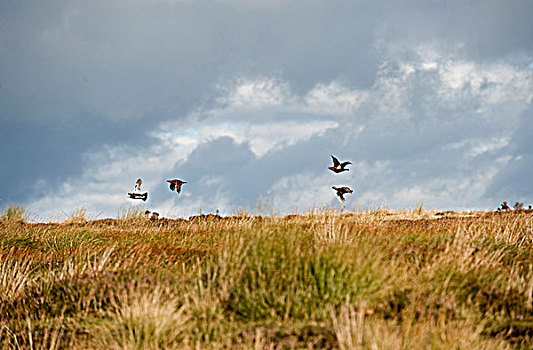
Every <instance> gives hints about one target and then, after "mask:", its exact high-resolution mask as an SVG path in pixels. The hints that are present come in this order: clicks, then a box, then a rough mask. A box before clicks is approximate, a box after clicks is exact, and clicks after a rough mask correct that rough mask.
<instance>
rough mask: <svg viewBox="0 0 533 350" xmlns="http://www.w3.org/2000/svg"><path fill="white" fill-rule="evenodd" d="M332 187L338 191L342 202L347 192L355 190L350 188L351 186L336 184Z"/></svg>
mask: <svg viewBox="0 0 533 350" xmlns="http://www.w3.org/2000/svg"><path fill="white" fill-rule="evenodd" d="M331 188H333V189H334V190H335V191H337V197H339V198H338V199H339V201H340V202H341V203H344V201H345V199H344V195H345V194H349V193H353V191H352V190H351V189H350V188H349V187H346V186H344V187H335V186H332V187H331Z"/></svg>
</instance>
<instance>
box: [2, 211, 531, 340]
mask: <svg viewBox="0 0 533 350" xmlns="http://www.w3.org/2000/svg"><path fill="white" fill-rule="evenodd" d="M15 209H16V208H15ZM82 216H83V215H80V217H77V218H76V220H68V221H65V222H63V223H50V224H43V223H35V224H31V223H26V222H24V221H23V220H22V218H21V216H20V215H18V214H17V211H16V210H15V211H14V212H13V211H12V212H11V213H10V215H7V214H6V213H4V215H2V217H1V218H0V230H1V231H0V343H1V344H2V347H3V348H6V349H7V348H30V349H34V348H39V349H41V348H42V349H48V348H53V349H55V348H68V349H87V348H89V349H102V348H109V349H174V348H217V349H219V348H232V349H234V348H237V349H239V348H241V349H250V348H256V349H298V348H320V349H328V348H329V349H334V348H335V349H430V348H431V349H451V348H454V349H512V348H517V349H520V348H522V349H530V348H532V347H533V340H532V339H533V246H532V244H533V214H532V213H529V212H527V211H521V212H502V213H485V212H476V213H453V212H447V213H438V212H436V211H425V210H423V209H417V210H412V211H388V210H376V211H366V212H361V213H343V214H340V213H337V212H334V211H329V210H315V211H312V212H310V213H308V214H307V215H289V216H285V217H278V218H265V217H256V216H251V215H240V216H235V217H229V218H220V217H217V216H212V215H211V216H201V217H194V218H191V219H190V220H183V219H178V220H170V219H163V220H158V221H154V222H151V221H150V220H148V219H145V218H143V217H142V216H139V215H126V214H125V215H122V217H121V218H119V219H103V220H94V221H86V220H84V219H83V217H82Z"/></svg>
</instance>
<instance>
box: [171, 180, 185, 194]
mask: <svg viewBox="0 0 533 350" xmlns="http://www.w3.org/2000/svg"><path fill="white" fill-rule="evenodd" d="M167 182H169V183H170V190H171V191H174V190H176V192H178V193H180V192H181V186H182V185H183V184H186V183H187V181H181V180H178V179H174V180H167Z"/></svg>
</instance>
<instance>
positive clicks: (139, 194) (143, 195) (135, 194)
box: [128, 192, 148, 202]
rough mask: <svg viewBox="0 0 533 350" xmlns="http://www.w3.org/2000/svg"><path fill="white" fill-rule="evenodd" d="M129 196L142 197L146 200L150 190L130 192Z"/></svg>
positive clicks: (133, 197)
mask: <svg viewBox="0 0 533 350" xmlns="http://www.w3.org/2000/svg"><path fill="white" fill-rule="evenodd" d="M128 198H131V199H142V200H143V201H144V202H146V200H147V199H148V192H144V193H137V192H128Z"/></svg>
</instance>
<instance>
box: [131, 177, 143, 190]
mask: <svg viewBox="0 0 533 350" xmlns="http://www.w3.org/2000/svg"><path fill="white" fill-rule="evenodd" d="M142 184H143V180H141V179H140V178H138V179H137V182H135V189H134V190H133V192H141V185H142Z"/></svg>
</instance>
